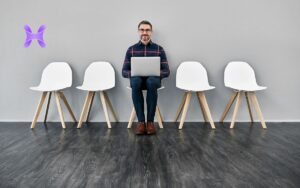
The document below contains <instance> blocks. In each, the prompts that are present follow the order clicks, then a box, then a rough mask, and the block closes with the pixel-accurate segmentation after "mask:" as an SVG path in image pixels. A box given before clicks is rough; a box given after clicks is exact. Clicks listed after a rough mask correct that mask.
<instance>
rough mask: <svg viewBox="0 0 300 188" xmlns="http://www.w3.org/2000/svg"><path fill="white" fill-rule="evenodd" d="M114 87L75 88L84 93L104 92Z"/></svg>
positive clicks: (83, 86)
mask: <svg viewBox="0 0 300 188" xmlns="http://www.w3.org/2000/svg"><path fill="white" fill-rule="evenodd" d="M113 87H114V86H110V87H107V86H97V87H96V86H86V85H81V86H77V87H76V88H77V89H80V90H84V91H105V90H108V89H111V88H113Z"/></svg>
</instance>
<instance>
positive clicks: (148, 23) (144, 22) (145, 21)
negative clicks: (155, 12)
mask: <svg viewBox="0 0 300 188" xmlns="http://www.w3.org/2000/svg"><path fill="white" fill-rule="evenodd" d="M142 24H146V25H150V27H151V29H152V24H151V23H150V22H149V21H147V20H143V21H141V22H140V23H139V25H138V28H140V25H142Z"/></svg>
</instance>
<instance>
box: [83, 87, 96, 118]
mask: <svg viewBox="0 0 300 188" xmlns="http://www.w3.org/2000/svg"><path fill="white" fill-rule="evenodd" d="M92 93H93V95H92V98H91V99H90V100H89V101H88V109H89V110H88V113H87V115H86V118H85V122H88V121H89V117H90V113H91V109H92V106H93V102H94V97H95V93H96V92H95V91H92Z"/></svg>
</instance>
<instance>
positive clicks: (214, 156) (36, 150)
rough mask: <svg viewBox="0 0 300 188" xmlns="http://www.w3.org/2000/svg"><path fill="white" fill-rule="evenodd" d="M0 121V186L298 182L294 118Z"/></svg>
mask: <svg viewBox="0 0 300 188" xmlns="http://www.w3.org/2000/svg"><path fill="white" fill-rule="evenodd" d="M267 125H268V129H267V130H263V129H262V128H261V126H260V124H258V123H255V124H253V125H250V124H249V123H237V124H236V127H235V129H233V130H230V129H229V128H228V127H229V124H224V125H221V124H216V127H217V129H216V130H211V129H210V128H209V125H207V124H204V123H186V124H185V125H184V127H183V130H180V131H179V130H178V129H177V125H176V124H174V123H165V128H164V129H161V130H159V131H158V133H157V135H154V136H136V135H134V133H133V132H132V130H129V129H127V128H126V123H117V124H112V126H113V128H112V129H107V127H106V124H104V123H89V124H88V125H86V124H84V126H83V128H82V129H80V130H78V129H76V128H75V125H74V124H72V123H67V129H66V130H63V129H62V128H61V126H60V123H48V124H47V125H44V124H42V123H39V124H37V126H36V129H34V130H31V129H30V128H29V127H30V123H4V122H3V123H0V187H1V188H2V187H22V188H26V187H38V188H41V187H55V188H57V187H64V188H66V187H72V188H73V187H101V188H102V187H118V188H119V187H130V188H132V187H170V188H175V187H242V188H244V187H255V188H257V187H263V188H266V187H272V188H273V187H295V188H298V187H300V123H268V124H267Z"/></svg>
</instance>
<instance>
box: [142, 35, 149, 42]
mask: <svg viewBox="0 0 300 188" xmlns="http://www.w3.org/2000/svg"><path fill="white" fill-rule="evenodd" d="M149 39H150V37H149V35H142V36H141V40H142V41H148V40H149Z"/></svg>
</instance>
